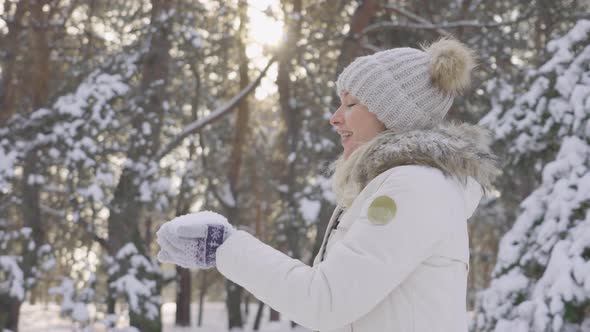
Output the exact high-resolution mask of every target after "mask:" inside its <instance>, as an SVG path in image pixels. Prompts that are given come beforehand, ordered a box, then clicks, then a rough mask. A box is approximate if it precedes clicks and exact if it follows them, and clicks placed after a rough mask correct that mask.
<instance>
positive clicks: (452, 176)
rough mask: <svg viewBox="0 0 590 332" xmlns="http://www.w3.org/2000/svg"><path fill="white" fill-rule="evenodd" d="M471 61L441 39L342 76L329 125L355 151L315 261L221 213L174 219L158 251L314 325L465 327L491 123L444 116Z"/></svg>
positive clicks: (361, 61)
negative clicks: (474, 219) (214, 272)
mask: <svg viewBox="0 0 590 332" xmlns="http://www.w3.org/2000/svg"><path fill="white" fill-rule="evenodd" d="M473 66H474V60H473V56H472V52H471V51H470V50H469V49H468V48H466V47H465V46H464V45H463V44H461V43H459V42H458V41H455V40H448V39H443V40H440V41H438V42H435V43H434V44H432V45H431V46H430V47H428V48H426V49H425V50H424V51H422V50H417V49H413V48H396V49H390V50H386V51H382V52H378V53H375V54H373V55H369V56H364V57H359V58H357V59H356V60H355V61H353V62H352V63H351V64H350V65H349V66H348V67H346V68H345V69H344V70H343V72H342V73H341V74H340V76H339V77H338V80H337V88H338V92H339V95H340V98H341V105H340V107H339V108H338V110H337V111H336V112H335V113H334V114H333V115H332V117H331V119H330V123H331V124H332V125H333V126H334V127H335V128H336V129H337V131H338V133H339V134H340V135H341V137H342V145H343V148H344V152H343V154H342V156H341V157H340V158H339V159H338V160H337V161H336V162H335V164H334V174H333V176H332V185H333V189H334V192H335V194H336V197H337V200H338V206H337V207H336V209H335V211H334V213H333V215H332V218H331V220H330V222H329V225H328V231H326V235H325V238H324V241H323V244H322V247H321V249H320V252H319V254H318V255H317V257H316V258H315V260H314V263H313V266H311V267H310V266H307V265H305V264H304V263H302V262H301V261H299V260H296V259H292V258H290V257H288V256H286V255H285V254H283V253H281V252H279V251H277V250H275V249H273V248H271V247H269V246H267V245H265V244H263V243H262V242H260V241H259V240H257V239H256V238H254V237H253V236H252V235H250V234H248V233H246V232H244V231H238V230H234V229H233V227H231V225H230V224H229V223H227V222H226V221H225V220H223V219H224V218H223V217H220V216H219V215H216V214H214V213H211V212H205V213H196V214H189V215H186V216H182V217H179V218H177V219H175V220H172V221H171V222H168V223H166V224H164V225H163V226H162V227H161V229H160V230H159V231H158V242H159V243H160V245H161V246H162V250H161V251H160V253H159V255H158V257H159V259H160V260H162V261H167V262H173V263H176V264H179V265H182V266H185V267H189V268H193V267H212V266H217V268H218V270H219V271H220V272H221V273H222V274H223V275H224V276H225V277H227V278H228V279H230V280H232V281H234V282H236V283H237V284H239V285H242V286H243V287H244V288H245V289H247V290H248V291H249V292H251V293H252V294H254V295H255V296H256V297H257V298H258V299H260V300H262V301H263V302H265V303H267V304H268V305H269V306H271V307H272V308H274V309H275V310H277V311H279V312H281V313H283V314H284V315H285V316H286V317H288V318H289V319H292V320H293V321H295V322H297V323H299V324H301V325H303V326H305V327H308V328H310V329H314V330H320V331H356V332H359V331H366V332H376V331H400V332H402V331H403V332H408V331H420V332H422V331H424V332H426V331H428V332H433V331H444V332H460V331H467V312H466V288H467V274H468V271H469V241H468V234H467V222H466V221H467V219H468V218H469V217H470V216H471V215H472V214H473V212H474V210H475V208H476V207H477V205H478V203H479V201H480V199H481V197H482V195H483V193H484V192H485V190H486V189H488V188H489V187H490V184H491V181H492V179H493V177H494V176H495V175H496V174H497V168H496V167H495V166H494V165H495V162H494V158H493V155H492V154H491V153H490V150H489V139H488V138H487V135H486V133H485V132H484V131H483V129H481V128H479V127H477V126H471V125H466V124H463V125H454V124H449V123H444V122H443V117H444V116H445V114H446V113H447V111H448V110H449V108H450V106H451V104H452V101H453V96H455V95H457V94H458V93H459V92H460V91H461V90H463V89H464V88H465V87H466V86H467V85H468V83H469V76H470V71H471V69H472V68H473ZM222 232H225V235H224V236H221V234H222Z"/></svg>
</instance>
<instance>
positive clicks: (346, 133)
mask: <svg viewBox="0 0 590 332" xmlns="http://www.w3.org/2000/svg"><path fill="white" fill-rule="evenodd" d="M339 134H340V139H341V140H342V145H344V144H345V143H346V142H347V141H349V140H350V137H351V136H352V132H351V131H342V132H339Z"/></svg>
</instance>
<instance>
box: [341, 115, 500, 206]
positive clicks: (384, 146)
mask: <svg viewBox="0 0 590 332" xmlns="http://www.w3.org/2000/svg"><path fill="white" fill-rule="evenodd" d="M490 144H491V138H490V134H489V131H488V130H486V129H484V128H482V127H480V126H477V125H470V124H466V123H463V124H453V123H450V122H443V123H441V124H439V125H438V126H437V127H435V128H432V129H422V130H410V131H406V132H402V133H399V132H398V133H396V132H393V131H391V130H386V131H384V132H382V133H380V134H379V135H377V136H376V137H375V138H373V139H372V140H371V141H369V142H368V143H366V144H364V145H362V146H361V147H359V148H357V149H356V150H355V151H354V152H353V153H352V154H351V155H350V156H349V157H348V158H347V159H344V158H343V157H340V158H339V159H338V160H337V161H335V162H334V163H333V165H332V169H333V170H334V174H333V176H332V187H333V190H334V193H335V194H336V197H337V200H338V203H340V204H341V205H344V206H349V205H350V204H351V203H352V201H353V200H354V198H355V197H356V196H357V195H358V194H359V193H360V191H361V190H362V189H363V188H364V187H365V186H366V185H367V184H368V183H369V182H370V181H371V180H372V179H374V178H375V177H376V176H377V175H379V174H381V173H383V172H385V171H386V170H388V169H390V168H393V167H396V166H402V165H424V166H430V167H435V168H437V169H440V170H441V171H442V172H443V173H444V174H445V175H446V176H450V177H454V178H456V179H458V180H459V181H461V182H462V183H466V182H467V180H468V178H469V177H472V178H473V179H474V180H476V181H477V182H478V183H479V184H480V185H481V186H482V187H483V189H484V192H485V193H486V194H488V193H489V191H490V190H491V189H492V182H493V180H494V178H495V177H496V176H497V175H499V174H500V170H499V168H498V166H497V164H498V162H497V159H496V157H495V155H494V154H493V153H492V152H491V150H490Z"/></svg>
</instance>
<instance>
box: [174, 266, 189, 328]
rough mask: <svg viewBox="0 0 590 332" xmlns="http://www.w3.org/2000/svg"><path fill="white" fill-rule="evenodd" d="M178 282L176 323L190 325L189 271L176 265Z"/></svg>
mask: <svg viewBox="0 0 590 332" xmlns="http://www.w3.org/2000/svg"><path fill="white" fill-rule="evenodd" d="M176 273H177V274H178V284H177V292H176V325H177V326H191V272H190V270H188V269H185V268H182V267H180V266H176Z"/></svg>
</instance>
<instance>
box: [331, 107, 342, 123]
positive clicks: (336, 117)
mask: <svg viewBox="0 0 590 332" xmlns="http://www.w3.org/2000/svg"><path fill="white" fill-rule="evenodd" d="M343 121H344V117H343V116H342V112H341V111H340V107H338V109H337V110H336V112H334V113H333V114H332V116H330V124H331V125H332V126H334V127H337V126H339V125H341V124H342V123H343Z"/></svg>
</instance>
